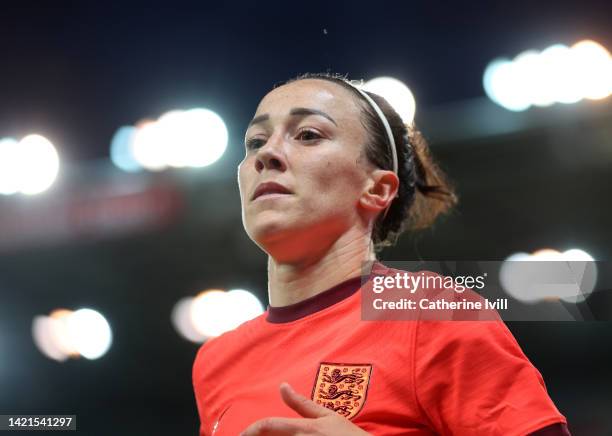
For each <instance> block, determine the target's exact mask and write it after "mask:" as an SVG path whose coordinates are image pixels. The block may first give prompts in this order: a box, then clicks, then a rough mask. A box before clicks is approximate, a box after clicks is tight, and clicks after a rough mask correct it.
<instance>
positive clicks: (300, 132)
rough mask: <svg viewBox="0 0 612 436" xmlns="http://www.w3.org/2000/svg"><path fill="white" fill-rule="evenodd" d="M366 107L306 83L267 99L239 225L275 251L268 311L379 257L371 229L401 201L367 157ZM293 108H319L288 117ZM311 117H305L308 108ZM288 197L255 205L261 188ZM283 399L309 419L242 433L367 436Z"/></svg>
mask: <svg viewBox="0 0 612 436" xmlns="http://www.w3.org/2000/svg"><path fill="white" fill-rule="evenodd" d="M359 104H360V102H359V101H358V100H357V99H356V98H355V96H353V95H352V94H351V93H350V92H349V91H348V90H346V89H344V88H342V87H341V86H340V85H337V84H334V83H330V82H326V81H322V80H316V79H307V80H300V81H297V82H293V83H290V84H287V85H284V86H281V87H279V88H276V89H274V90H273V91H271V92H270V93H268V94H267V95H266V96H265V97H264V98H263V99H262V101H261V102H260V104H259V106H258V108H257V111H256V113H255V116H254V120H255V119H261V118H262V116H266V115H267V117H265V118H266V119H265V121H263V122H257V123H254V124H251V125H250V126H249V128H248V130H247V132H246V135H245V143H246V144H249V147H247V148H246V154H245V157H244V159H243V161H242V162H241V163H240V165H239V167H238V184H239V188H240V198H241V202H242V220H243V224H244V228H245V230H246V232H247V234H248V235H249V237H250V238H251V239H252V240H253V241H254V242H255V243H256V244H257V245H258V246H259V247H260V248H261V249H262V250H264V251H265V252H266V253H267V254H268V294H269V298H270V305H271V306H286V305H289V304H294V303H297V302H299V301H302V300H304V299H306V298H309V297H311V296H313V295H316V294H318V293H320V292H322V291H324V290H326V289H329V288H331V287H332V286H334V285H336V284H338V283H340V282H342V281H344V280H346V279H348V278H351V277H355V276H358V275H360V274H361V273H362V272H363V271H362V266H363V262H366V261H368V260H373V259H375V255H374V250H373V244H372V240H371V233H372V228H373V225H374V222H375V220H376V218H377V216H378V214H380V213H381V212H382V211H384V209H385V208H386V207H387V205H388V204H389V203H390V202H391V201H392V199H393V197H394V196H395V194H396V192H397V189H398V186H399V180H398V178H397V176H396V175H395V174H394V173H393V172H392V171H387V170H382V169H379V168H376V167H375V166H374V165H372V164H370V163H369V162H368V161H367V160H366V158H365V155H364V145H365V144H366V141H367V140H368V135H367V132H366V130H365V128H364V126H363V125H362V123H361V109H360V106H359ZM296 108H306V109H309V110H316V111H322V112H324V113H325V114H326V115H328V116H329V117H331V118H332V119H333V121H330V120H329V119H328V118H327V117H325V116H322V115H316V114H315V115H313V114H304V113H300V114H293V115H292V114H291V113H292V111H293V112H295V110H296ZM301 112H304V111H301ZM271 181H273V182H276V183H279V184H281V185H283V186H285V187H286V188H288V189H289V190H290V191H291V194H288V195H276V196H270V197H268V198H259V199H257V200H255V201H252V196H253V194H254V192H255V190H256V188H257V186H258V185H259V184H260V183H263V182H271ZM280 394H281V396H282V398H283V400H284V401H285V403H287V404H288V405H289V406H290V407H291V408H292V409H294V410H295V411H296V412H298V413H299V414H300V415H301V416H302V418H274V417H270V418H266V419H264V420H260V421H257V422H255V423H253V424H252V425H250V426H249V427H248V429H245V431H244V433H243V434H244V435H249V436H252V435H278V436H281V435H283V436H284V435H338V434H342V435H353V434H354V435H366V434H367V433H366V432H364V431H363V430H361V429H360V428H359V427H357V426H356V425H354V424H353V423H351V422H350V421H349V420H347V419H346V418H344V417H341V416H340V415H338V414H336V413H335V412H333V411H330V410H328V409H326V408H324V407H322V406H320V405H317V404H315V403H314V402H313V401H311V400H310V399H308V398H305V397H303V396H301V395H299V394H296V393H295V392H293V391H292V390H291V389H290V388H288V386H285V385H281V391H280Z"/></svg>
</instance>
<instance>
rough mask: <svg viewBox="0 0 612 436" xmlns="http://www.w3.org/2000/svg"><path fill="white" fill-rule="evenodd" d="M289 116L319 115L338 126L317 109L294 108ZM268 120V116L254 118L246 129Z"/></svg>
mask: <svg viewBox="0 0 612 436" xmlns="http://www.w3.org/2000/svg"><path fill="white" fill-rule="evenodd" d="M289 115H320V116H322V117H325V118H327V119H328V120H329V121H331V122H332V123H334V125H336V126H337V125H338V123H336V122H335V121H334V119H333V118H332V117H330V116H329V115H327V114H326V113H325V112H323V111H320V110H318V109H309V108H305V107H296V108H293V109H291V111H290V112H289ZM269 119H270V115H268V114H263V115H258V116H256V117H255V118H253V119H252V120H251V122H250V123H249V125H248V127H247V129H248V128H249V127H251V126H253V125H255V124H258V123H263V122H264V121H268V120H269Z"/></svg>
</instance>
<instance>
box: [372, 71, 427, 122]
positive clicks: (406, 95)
mask: <svg viewBox="0 0 612 436" xmlns="http://www.w3.org/2000/svg"><path fill="white" fill-rule="evenodd" d="M361 89H363V90H365V91H369V92H373V93H374V94H378V95H380V96H381V97H384V98H385V100H387V101H388V102H389V104H390V105H391V106H392V107H393V109H395V111H396V112H397V113H398V114H399V116H400V117H401V118H402V120H403V121H404V123H406V124H412V122H413V120H414V114H415V111H416V101H415V99H414V95H413V94H412V91H411V90H410V88H409V87H408V86H407V85H406V84H405V83H404V82H402V81H401V80H398V79H395V78H393V77H386V76H383V77H376V78H374V79H372V80H368V81H367V82H365V83H364V84H363V86H361Z"/></svg>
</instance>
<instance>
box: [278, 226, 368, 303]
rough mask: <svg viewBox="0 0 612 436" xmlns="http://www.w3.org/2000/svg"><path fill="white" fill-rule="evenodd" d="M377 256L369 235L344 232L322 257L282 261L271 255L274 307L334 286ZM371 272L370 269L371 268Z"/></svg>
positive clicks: (357, 271) (300, 299)
mask: <svg viewBox="0 0 612 436" xmlns="http://www.w3.org/2000/svg"><path fill="white" fill-rule="evenodd" d="M375 259H376V256H375V254H374V249H373V245H372V241H371V238H370V235H369V234H359V235H351V234H350V232H349V233H348V234H345V235H343V236H342V237H341V238H340V239H338V240H337V241H336V242H335V243H334V244H333V245H332V247H331V249H330V250H328V251H327V252H326V253H324V254H323V255H322V256H320V257H315V258H311V259H309V258H307V257H306V256H305V257H304V258H303V260H302V261H300V262H292V263H279V262H277V261H276V260H275V259H274V258H273V257H272V256H269V257H268V296H269V299H270V306H273V307H282V306H288V305H290V304H295V303H299V302H300V301H302V300H305V299H306V298H310V297H312V296H314V295H317V294H319V293H321V292H323V291H325V290H326V289H329V288H331V287H332V286H334V285H336V284H338V283H341V282H343V281H345V280H347V279H350V278H352V277H357V276H359V275H361V274H363V273H364V271H362V268H363V266H364V263H365V262H368V261H373V260H375ZM367 273H369V271H367Z"/></svg>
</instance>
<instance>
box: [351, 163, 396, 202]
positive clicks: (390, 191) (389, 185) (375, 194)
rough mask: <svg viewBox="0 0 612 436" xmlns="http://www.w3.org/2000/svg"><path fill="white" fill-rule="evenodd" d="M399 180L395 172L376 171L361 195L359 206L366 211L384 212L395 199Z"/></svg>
mask: <svg viewBox="0 0 612 436" xmlns="http://www.w3.org/2000/svg"><path fill="white" fill-rule="evenodd" d="M398 189H399V179H398V177H397V175H396V174H395V173H394V172H393V171H388V170H381V169H377V170H374V171H373V172H372V174H371V176H370V178H369V179H368V181H367V184H366V187H365V189H364V191H363V192H362V194H361V198H360V199H359V204H360V205H361V206H362V207H363V208H364V209H366V210H371V211H374V212H379V211H382V210H384V209H385V208H386V207H387V206H388V205H389V204H390V203H391V202H392V201H393V199H394V198H395V195H396V193H397V191H398Z"/></svg>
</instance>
